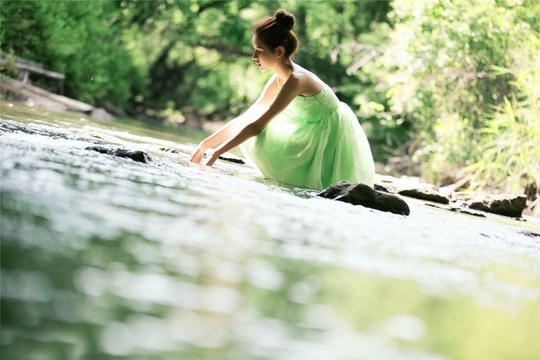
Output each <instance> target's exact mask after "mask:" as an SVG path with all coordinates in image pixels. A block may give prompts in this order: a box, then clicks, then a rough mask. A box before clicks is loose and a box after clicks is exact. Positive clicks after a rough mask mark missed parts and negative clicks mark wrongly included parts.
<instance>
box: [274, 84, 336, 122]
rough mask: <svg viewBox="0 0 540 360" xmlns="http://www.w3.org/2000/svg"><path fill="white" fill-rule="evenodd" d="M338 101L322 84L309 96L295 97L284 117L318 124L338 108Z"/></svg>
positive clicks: (328, 87) (327, 87) (329, 89)
mask: <svg viewBox="0 0 540 360" xmlns="http://www.w3.org/2000/svg"><path fill="white" fill-rule="evenodd" d="M339 104H340V101H339V99H338V97H337V96H336V94H334V91H332V89H331V88H330V86H328V85H326V84H325V83H322V86H321V90H320V91H319V92H318V93H316V94H314V95H310V96H296V97H295V98H294V99H293V100H292V101H291V103H289V105H288V106H287V107H286V108H285V110H284V112H285V115H286V116H293V117H296V118H297V119H299V120H300V119H302V120H303V121H304V122H319V121H321V120H322V119H324V118H328V117H329V115H330V114H331V113H332V112H334V111H336V110H337V109H338V108H339Z"/></svg>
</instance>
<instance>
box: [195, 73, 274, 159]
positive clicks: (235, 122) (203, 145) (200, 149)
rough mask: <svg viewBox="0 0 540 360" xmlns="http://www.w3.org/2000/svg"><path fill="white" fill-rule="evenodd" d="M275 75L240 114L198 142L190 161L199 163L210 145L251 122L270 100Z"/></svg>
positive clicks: (215, 143)
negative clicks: (270, 90)
mask: <svg viewBox="0 0 540 360" xmlns="http://www.w3.org/2000/svg"><path fill="white" fill-rule="evenodd" d="M274 78H275V76H272V77H270V79H268V81H267V82H266V84H265V86H264V88H263V91H262V92H261V94H260V95H259V97H258V98H257V100H256V101H255V102H254V103H253V105H251V106H250V107H249V109H248V110H247V111H246V112H245V113H243V114H242V115H240V116H238V117H236V118H234V119H232V120H231V121H229V122H228V123H227V124H225V125H224V126H223V127H221V128H220V129H219V130H217V131H216V132H215V133H213V134H212V135H210V136H209V137H207V138H206V139H204V140H203V141H201V142H200V143H199V145H198V146H197V148H196V149H195V151H194V152H193V153H192V154H191V159H190V161H192V162H195V163H199V162H200V161H201V159H202V157H203V155H204V152H205V151H206V150H207V149H208V148H211V147H214V146H217V145H219V144H221V143H222V142H223V141H225V140H226V139H229V138H230V137H232V136H233V135H234V134H236V133H238V132H239V131H240V129H242V128H243V127H244V126H245V124H247V123H250V122H253V121H254V117H255V118H256V117H258V116H259V111H258V108H259V107H260V106H262V105H263V104H268V103H270V102H271V96H270V93H269V91H268V90H269V88H270V86H271V85H272V82H273V81H274Z"/></svg>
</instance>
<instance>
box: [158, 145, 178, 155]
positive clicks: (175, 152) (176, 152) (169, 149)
mask: <svg viewBox="0 0 540 360" xmlns="http://www.w3.org/2000/svg"><path fill="white" fill-rule="evenodd" d="M159 150H161V151H166V152H170V153H173V154H178V150H176V149H175V148H170V147H166V146H162V147H160V148H159Z"/></svg>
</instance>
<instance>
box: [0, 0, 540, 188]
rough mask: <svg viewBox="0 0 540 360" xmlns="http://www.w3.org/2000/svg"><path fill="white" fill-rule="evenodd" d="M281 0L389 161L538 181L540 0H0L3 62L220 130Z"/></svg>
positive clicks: (478, 184)
mask: <svg viewBox="0 0 540 360" xmlns="http://www.w3.org/2000/svg"><path fill="white" fill-rule="evenodd" d="M280 7H283V8H285V9H287V10H288V11H290V12H292V13H293V14H294V15H295V16H296V27H295V30H296V32H297V34H298V36H299V39H300V47H299V51H298V53H297V56H296V62H297V63H298V64H300V65H302V66H304V67H306V68H307V69H309V70H311V71H313V72H314V73H316V74H317V75H319V77H321V78H322V79H323V80H324V81H325V82H327V83H328V84H329V85H330V86H332V87H333V88H334V90H335V92H336V93H337V95H338V97H340V99H341V100H342V101H345V102H347V103H348V104H349V105H350V106H351V107H352V108H353V110H354V111H355V112H356V114H357V115H358V117H359V119H360V121H361V123H362V125H363V126H364V128H365V130H366V132H367V134H368V137H369V140H370V142H371V145H372V147H373V153H374V156H375V159H376V161H377V162H379V164H378V171H379V172H387V173H390V174H400V175H403V174H404V175H415V176H418V175H420V176H422V178H424V179H425V180H427V181H430V182H433V183H435V184H437V185H448V184H452V183H456V182H457V181H459V180H462V183H463V184H462V187H465V188H469V189H473V190H479V189H483V188H486V187H488V188H490V189H495V190H496V191H506V192H514V193H523V191H524V190H525V188H526V186H527V185H530V184H535V183H536V181H538V179H539V178H540V177H539V174H540V149H539V146H538V140H537V139H539V138H540V101H539V99H540V95H539V94H540V57H539V54H540V37H539V32H540V3H539V2H538V1H536V0H505V1H494V0H493V1H492V0H472V1H471V0H455V1H413V0H401V1H301V0H290V1H211V0H201V1H180V0H164V1H128V0H96V1H3V2H2V9H1V13H0V14H1V15H0V21H1V27H0V42H1V43H0V47H1V50H2V52H3V54H4V56H5V58H6V59H7V61H4V62H3V65H2V73H4V74H8V75H12V76H17V74H16V72H17V71H16V69H15V68H14V67H13V66H11V67H10V61H9V59H12V60H13V59H15V58H16V57H21V58H24V59H28V60H31V61H36V62H39V63H40V64H42V65H43V66H44V68H46V69H49V70H52V71H55V72H59V73H62V74H65V79H64V80H61V81H58V80H54V79H53V80H51V79H50V78H46V77H39V76H36V77H35V78H34V79H32V82H33V83H34V84H36V85H38V86H42V87H44V88H46V89H49V90H52V91H54V92H58V93H61V94H63V95H65V96H68V97H71V98H74V99H78V100H81V101H83V102H87V103H90V104H92V105H95V106H99V107H102V108H104V109H106V110H107V111H108V112H110V113H112V114H113V115H115V116H117V117H122V116H126V117H139V118H143V119H145V120H148V121H149V122H165V123H170V124H174V125H187V126H191V127H196V128H200V129H204V130H206V131H211V130H213V129H215V128H217V127H218V126H219V125H220V124H221V123H222V122H223V121H226V120H229V119H231V118H233V117H235V116H237V115H239V114H240V113H241V112H242V111H243V110H245V109H246V108H247V107H248V106H249V104H250V103H251V102H252V101H254V99H255V98H256V96H257V95H258V93H259V92H260V91H261V88H262V85H263V84H264V82H265V80H266V79H267V78H268V77H269V75H270V74H269V73H259V71H258V70H257V68H256V67H255V66H254V65H253V62H252V60H251V58H250V53H251V42H250V39H251V32H250V27H251V25H252V23H253V22H254V21H255V20H257V19H258V18H260V17H261V16H264V15H271V14H273V12H274V11H275V10H276V9H277V8H280ZM12 63H13V61H12Z"/></svg>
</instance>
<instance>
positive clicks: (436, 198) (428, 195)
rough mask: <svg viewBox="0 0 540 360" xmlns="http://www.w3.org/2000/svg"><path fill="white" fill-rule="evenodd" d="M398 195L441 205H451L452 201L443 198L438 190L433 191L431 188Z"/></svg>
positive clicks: (402, 191)
mask: <svg viewBox="0 0 540 360" xmlns="http://www.w3.org/2000/svg"><path fill="white" fill-rule="evenodd" d="M398 194H400V195H403V196H408V197H412V198H415V199H421V200H427V201H433V202H436V203H439V204H448V203H450V199H448V198H447V197H446V196H442V195H441V194H439V193H438V192H437V190H435V189H431V188H418V189H407V190H401V191H399V192H398Z"/></svg>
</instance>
